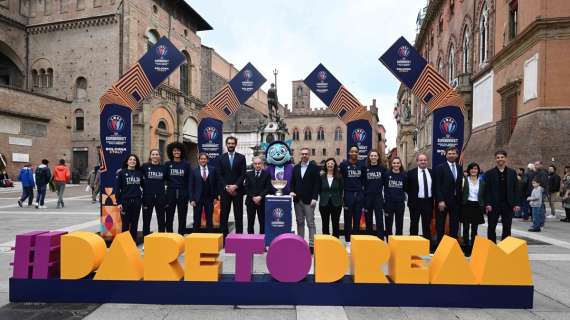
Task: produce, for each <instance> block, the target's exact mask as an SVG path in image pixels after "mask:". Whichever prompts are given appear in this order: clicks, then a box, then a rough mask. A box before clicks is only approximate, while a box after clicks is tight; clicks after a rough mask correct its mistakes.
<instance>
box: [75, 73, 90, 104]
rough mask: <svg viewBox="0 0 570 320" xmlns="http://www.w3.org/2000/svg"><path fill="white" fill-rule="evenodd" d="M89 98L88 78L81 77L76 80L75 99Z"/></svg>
mask: <svg viewBox="0 0 570 320" xmlns="http://www.w3.org/2000/svg"><path fill="white" fill-rule="evenodd" d="M85 98H87V79H85V78H84V77H79V78H77V79H76V80H75V99H77V100H82V99H85Z"/></svg>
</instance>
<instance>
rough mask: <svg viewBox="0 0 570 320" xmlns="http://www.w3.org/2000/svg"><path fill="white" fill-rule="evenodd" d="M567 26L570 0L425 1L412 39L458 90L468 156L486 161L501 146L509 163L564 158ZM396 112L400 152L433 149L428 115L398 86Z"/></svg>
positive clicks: (569, 72)
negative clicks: (462, 105)
mask: <svg viewBox="0 0 570 320" xmlns="http://www.w3.org/2000/svg"><path fill="white" fill-rule="evenodd" d="M569 30H570V2H569V1H562V0H432V1H428V2H427V6H426V7H425V8H424V9H422V10H421V11H420V14H419V16H418V33H417V35H416V39H415V43H414V46H415V47H416V49H417V50H418V51H419V52H420V53H421V54H422V55H423V56H424V58H426V59H427V60H428V61H429V62H430V63H432V64H433V65H434V66H435V67H436V69H437V70H438V71H439V72H440V73H441V74H442V75H443V76H444V77H445V78H446V79H448V80H449V83H450V84H451V85H452V86H454V87H455V88H456V89H457V90H458V91H459V92H460V93H461V94H462V95H463V98H464V100H465V104H466V113H465V115H464V116H465V121H466V124H465V138H466V141H468V142H467V145H466V149H465V160H466V161H477V162H479V163H480V164H482V166H483V167H485V168H488V167H489V166H492V165H493V162H494V160H493V154H492V153H493V151H494V150H495V149H499V148H502V149H505V150H507V151H508V152H509V158H510V159H511V163H512V165H513V166H524V165H525V164H526V163H528V162H529V161H534V160H542V161H544V162H549V163H550V162H554V163H556V164H560V165H565V164H568V163H570V147H569V146H568V143H567V141H568V139H569V138H570V131H569V130H568V128H567V123H568V122H569V121H570V107H569V106H570V97H569V96H568V95H567V94H566V93H565V91H564V87H565V83H566V82H567V79H568V78H569V77H570V57H569V56H568V55H567V54H566V52H567V51H568V49H570V33H569V32H568V31H569ZM396 115H397V120H398V121H399V126H398V128H399V131H398V138H397V143H398V154H400V155H401V156H403V157H404V158H405V159H406V161H405V162H406V163H407V164H408V165H409V164H410V163H412V162H414V160H413V158H414V157H413V155H414V154H415V153H417V152H418V151H422V152H426V153H428V155H430V156H431V139H432V132H431V130H432V129H431V128H432V123H431V115H428V114H427V112H426V108H425V106H423V105H422V104H421V103H420V102H419V100H418V99H417V98H416V97H414V96H413V95H412V94H411V93H410V92H409V90H408V89H407V88H405V87H403V86H402V87H401V88H400V90H399V92H398V105H397V106H396Z"/></svg>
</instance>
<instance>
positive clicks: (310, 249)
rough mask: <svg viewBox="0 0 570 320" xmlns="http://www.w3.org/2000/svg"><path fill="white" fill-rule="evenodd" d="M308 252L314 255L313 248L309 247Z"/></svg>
mask: <svg viewBox="0 0 570 320" xmlns="http://www.w3.org/2000/svg"><path fill="white" fill-rule="evenodd" d="M309 251H311V255H314V254H315V248H314V247H309Z"/></svg>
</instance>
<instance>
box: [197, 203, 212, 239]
mask: <svg viewBox="0 0 570 320" xmlns="http://www.w3.org/2000/svg"><path fill="white" fill-rule="evenodd" d="M202 210H204V211H205V213H206V229H205V230H206V231H208V232H210V231H213V229H214V199H210V198H205V199H201V200H198V202H196V207H194V223H193V227H194V228H193V229H192V231H193V232H197V231H199V230H200V229H202Z"/></svg>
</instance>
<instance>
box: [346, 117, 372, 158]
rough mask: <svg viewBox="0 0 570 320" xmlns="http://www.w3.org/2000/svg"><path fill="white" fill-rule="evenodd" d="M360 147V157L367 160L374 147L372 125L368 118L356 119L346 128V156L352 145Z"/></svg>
mask: <svg viewBox="0 0 570 320" xmlns="http://www.w3.org/2000/svg"><path fill="white" fill-rule="evenodd" d="M354 145H355V146H357V147H358V159H359V160H365V159H366V157H367V156H368V153H369V152H370V149H372V127H371V126H370V122H368V120H354V121H351V122H349V123H348V125H347V130H346V158H347V159H348V151H349V150H350V147H351V146H354Z"/></svg>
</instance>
